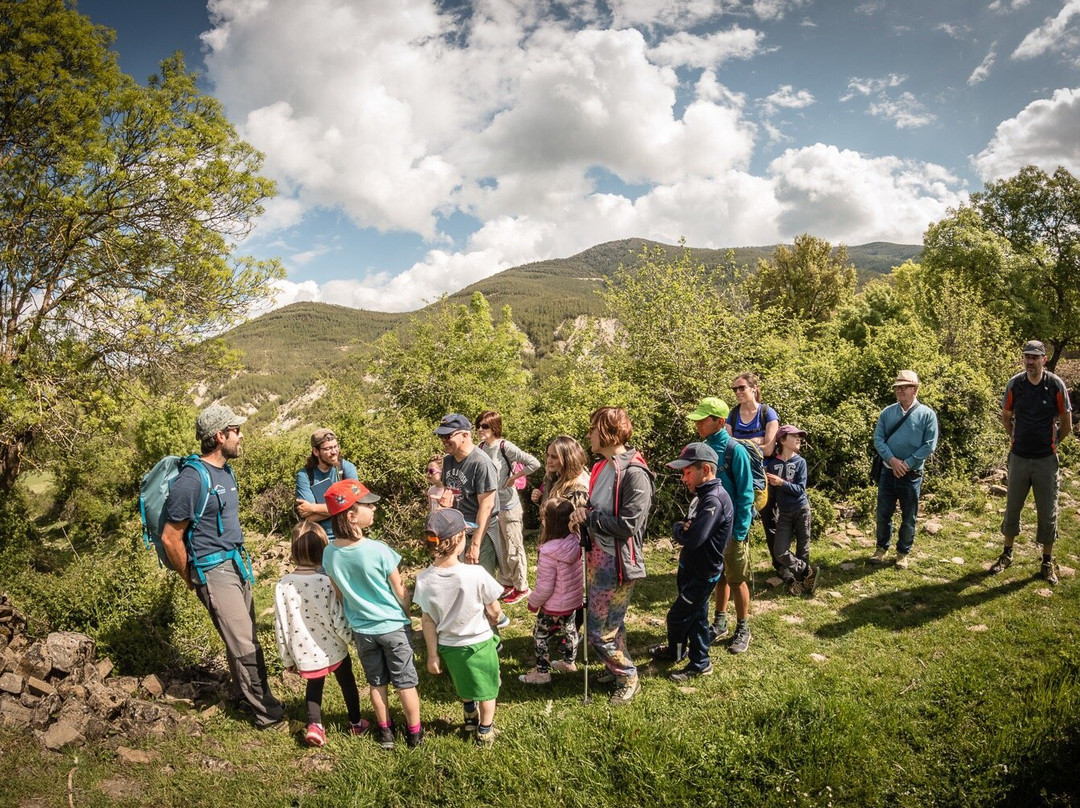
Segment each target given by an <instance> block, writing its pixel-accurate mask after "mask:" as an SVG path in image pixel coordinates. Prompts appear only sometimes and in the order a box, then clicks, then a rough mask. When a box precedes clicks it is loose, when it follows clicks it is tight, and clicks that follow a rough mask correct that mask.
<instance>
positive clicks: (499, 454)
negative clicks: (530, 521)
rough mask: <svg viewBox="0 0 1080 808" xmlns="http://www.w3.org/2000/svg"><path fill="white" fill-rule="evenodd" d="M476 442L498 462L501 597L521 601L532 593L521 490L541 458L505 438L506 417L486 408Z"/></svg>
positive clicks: (508, 601)
mask: <svg viewBox="0 0 1080 808" xmlns="http://www.w3.org/2000/svg"><path fill="white" fill-rule="evenodd" d="M476 441H477V443H478V444H479V445H480V448H481V449H483V450H484V451H485V452H487V454H488V457H490V458H491V461H492V462H493V463H494V464H495V470H496V472H497V473H498V480H499V501H498V508H499V536H500V539H501V542H502V547H500V548H499V553H498V554H497V555H498V556H499V568H498V570H497V571H496V575H495V577H496V579H497V580H498V581H499V583H500V584H502V585H503V593H502V595H501V596H500V598H499V599H500V600H502V601H503V602H504V603H517V602H518V601H519V600H523V599H524V598H527V597H528V596H529V591H530V590H529V562H528V560H527V558H526V555H525V539H524V537H523V536H522V530H521V518H522V510H521V498H520V497H519V496H518V490H519V489H521V488H524V487H525V478H526V477H528V476H529V475H530V474H532V473H533V472H534V471H536V470H537V469H538V468H540V461H539V460H537V459H536V458H535V457H533V456H532V455H531V454H529V453H528V452H526V451H525V450H524V449H519V448H518V447H517V446H515V445H514V444H513V443H511V442H510V441H508V440H506V439H505V438H503V425H502V416H501V415H499V413H497V412H495V411H494V410H485V411H484V412H482V413H480V415H478V416H477V418H476Z"/></svg>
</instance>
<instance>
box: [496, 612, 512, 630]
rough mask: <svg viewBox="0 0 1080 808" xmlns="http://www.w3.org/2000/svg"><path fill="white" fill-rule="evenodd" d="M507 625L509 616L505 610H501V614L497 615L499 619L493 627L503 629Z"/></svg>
mask: <svg viewBox="0 0 1080 808" xmlns="http://www.w3.org/2000/svg"><path fill="white" fill-rule="evenodd" d="M508 625H510V617H509V616H508V615H507V614H506V612H503V613H502V614H501V615H499V621H498V622H497V623H496V624H495V628H497V629H504V628H506V627H507V626H508Z"/></svg>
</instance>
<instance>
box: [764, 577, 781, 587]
mask: <svg viewBox="0 0 1080 808" xmlns="http://www.w3.org/2000/svg"><path fill="white" fill-rule="evenodd" d="M765 583H767V584H768V585H769V586H772V587H777V586H780V584H782V583H783V580H782V579H780V578H777V577H776V576H775V575H774V576H773V577H771V578H767V579H766V580H765Z"/></svg>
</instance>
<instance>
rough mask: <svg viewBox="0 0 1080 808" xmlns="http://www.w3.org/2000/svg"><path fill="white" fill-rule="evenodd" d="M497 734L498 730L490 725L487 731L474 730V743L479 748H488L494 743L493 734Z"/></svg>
mask: <svg viewBox="0 0 1080 808" xmlns="http://www.w3.org/2000/svg"><path fill="white" fill-rule="evenodd" d="M498 734H499V731H498V730H497V729H495V727H490V728H489V729H488V731H487V732H480V730H479V729H478V730H477V731H476V745H477V746H479V747H480V748H481V749H490V748H491V747H492V746H494V745H495V736H496V735H498Z"/></svg>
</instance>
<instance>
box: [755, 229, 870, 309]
mask: <svg viewBox="0 0 1080 808" xmlns="http://www.w3.org/2000/svg"><path fill="white" fill-rule="evenodd" d="M747 285H748V291H749V294H750V298H751V300H753V301H754V304H755V305H756V306H757V307H758V308H759V309H762V310H764V309H767V308H769V307H772V306H778V307H780V308H782V309H783V310H785V311H787V312H788V313H789V314H791V315H794V316H795V317H797V318H798V319H800V320H803V321H805V322H809V323H821V322H824V321H825V320H828V319H829V318H830V317H832V315H833V313H834V312H835V311H836V310H837V308H838V307H840V306H841V305H843V304H844V303H846V302H847V301H848V300H850V299H851V296H852V294H853V293H854V292H855V265H854V264H852V263H850V262H849V261H848V256H847V248H846V247H844V246H843V245H840V246H839V247H837V248H836V250H835V251H834V250H833V248H832V245H831V244H830V243H829V242H827V241H825V240H824V239H820V238H817V237H816V236H811V235H810V234H808V233H803V234H802V235H801V236H796V237H795V244H794V245H793V246H792V247H787V246H784V245H780V246H779V247H777V248H776V250H775V251H773V255H772V259H771V260H769V261H765V260H763V259H759V260H758V271H757V274H756V275H755V276H754V277H753V278H751V279H750V280H749V281H748V284H747Z"/></svg>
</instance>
